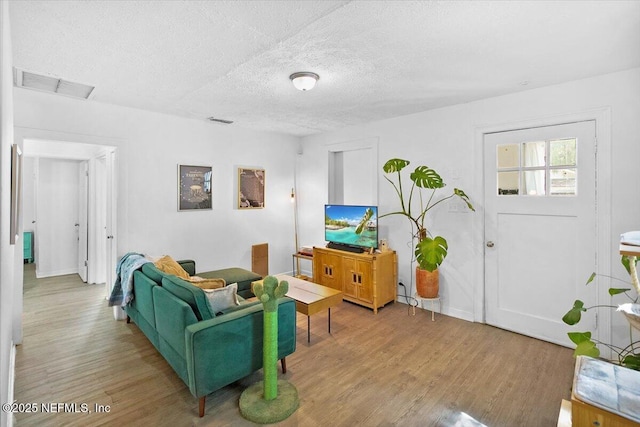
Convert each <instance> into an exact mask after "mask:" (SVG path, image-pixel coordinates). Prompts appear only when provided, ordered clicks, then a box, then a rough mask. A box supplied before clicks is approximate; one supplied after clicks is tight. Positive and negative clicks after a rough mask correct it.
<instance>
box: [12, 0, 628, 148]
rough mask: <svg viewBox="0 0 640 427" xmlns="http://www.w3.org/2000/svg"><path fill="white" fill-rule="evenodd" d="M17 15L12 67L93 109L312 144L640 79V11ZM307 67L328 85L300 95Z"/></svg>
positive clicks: (17, 11) (152, 10)
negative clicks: (639, 70)
mask: <svg viewBox="0 0 640 427" xmlns="http://www.w3.org/2000/svg"><path fill="white" fill-rule="evenodd" d="M9 8H10V19H11V32H12V43H13V56H14V66H15V67H17V68H21V69H25V70H27V71H33V72H38V73H42V74H46V75H52V76H55V77H60V78H64V79H66V80H70V81H75V82H79V83H87V84H90V85H94V86H96V89H95V91H94V94H93V95H92V97H91V101H85V102H105V103H111V104H117V105H123V106H130V107H135V108H142V109H146V110H152V111H159V112H164V113H169V114H175V115H180V116H186V117H192V118H197V119H202V120H204V119H205V118H207V117H210V116H213V117H216V118H221V119H227V120H233V121H234V122H235V123H234V124H233V125H230V126H241V127H246V128H251V129H257V130H266V131H275V132H283V133H288V134H292V135H300V136H302V135H309V134H313V133H318V132H324V131H330V130H335V129H340V128H342V127H345V126H349V125H355V124H360V123H366V122H370V121H375V120H380V119H385V118H390V117H396V116H401V115H405V114H410V113H416V112H419V111H424V110H428V109H432V108H437V107H442V106H446V105H452V104H458V103H464V102H469V101H473V100H477V99H482V98H487V97H492V96H497V95H502V94H507V93H512V92H517V91H522V90H527V89H530V88H535V87H541V86H547V85H551V84H557V83H562V82H565V81H570V80H576V79H580V78H585V77H590V76H595V75H600V74H605V73H609V72H614V71H620V70H625V69H629V68H634V67H640V1H625V2H618V1H584V2H583V1H511V2H507V1H448V2H435V1H407V2H405V1H353V2H347V1H10V5H9ZM295 71H313V72H315V73H317V74H319V75H320V80H319V82H318V85H317V86H316V88H315V89H314V90H312V91H308V92H300V91H297V90H295V89H294V88H293V86H292V85H291V83H290V81H289V75H290V74H291V73H293V72H295ZM51 96H54V95H51ZM211 126H221V125H216V124H211Z"/></svg>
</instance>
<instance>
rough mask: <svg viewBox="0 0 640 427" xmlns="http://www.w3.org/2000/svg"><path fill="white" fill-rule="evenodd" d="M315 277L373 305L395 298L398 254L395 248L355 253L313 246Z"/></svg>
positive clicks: (375, 308)
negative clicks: (393, 249) (370, 252)
mask: <svg viewBox="0 0 640 427" xmlns="http://www.w3.org/2000/svg"><path fill="white" fill-rule="evenodd" d="M313 281H314V282H315V283H318V284H320V285H324V286H328V287H330V288H334V289H337V290H339V291H342V292H343V299H344V300H346V301H350V302H353V303H356V304H360V305H363V306H365V307H369V308H371V309H373V312H374V313H375V314H377V313H378V308H380V307H383V306H384V305H385V304H387V303H389V302H395V300H396V290H397V283H398V257H397V255H396V252H395V251H386V252H375V253H373V254H369V253H352V252H346V251H341V250H337V249H329V248H319V247H314V248H313Z"/></svg>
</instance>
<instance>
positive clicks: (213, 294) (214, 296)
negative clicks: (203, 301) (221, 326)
mask: <svg viewBox="0 0 640 427" xmlns="http://www.w3.org/2000/svg"><path fill="white" fill-rule="evenodd" d="M203 291H204V294H205V295H206V296H207V301H208V302H209V308H211V312H212V313H214V314H217V313H220V312H221V311H224V310H226V309H228V308H231V307H233V306H236V305H240V302H239V301H238V284H237V283H232V284H230V285H227V286H225V287H223V288H218V289H203Z"/></svg>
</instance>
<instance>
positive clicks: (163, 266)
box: [153, 255, 189, 279]
mask: <svg viewBox="0 0 640 427" xmlns="http://www.w3.org/2000/svg"><path fill="white" fill-rule="evenodd" d="M153 264H154V265H155V266H156V267H157V268H158V270H160V271H163V272H165V273H167V274H173V275H175V276H178V277H180V278H181V279H188V278H189V273H187V272H186V271H184V268H182V266H181V265H180V264H178V263H177V262H176V261H175V260H174V259H173V258H171V257H170V256H169V255H165V256H163V257H162V258H160V259H159V260H157V261H156V262H154V263H153Z"/></svg>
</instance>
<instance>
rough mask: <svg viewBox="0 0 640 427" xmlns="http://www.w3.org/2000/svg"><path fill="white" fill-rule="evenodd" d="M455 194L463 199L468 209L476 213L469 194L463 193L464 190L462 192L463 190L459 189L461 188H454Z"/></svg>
mask: <svg viewBox="0 0 640 427" xmlns="http://www.w3.org/2000/svg"><path fill="white" fill-rule="evenodd" d="M453 194H455V195H456V196H458V197H460V198H461V199H462V200H463V201H464V202H465V203H466V204H467V207H468V208H469V209H471V210H472V211H474V212H475V211H476V210H475V209H474V208H473V205H472V204H471V202H470V201H469V196H467V194H466V193H465V192H464V191H462V190H461V189H459V188H454V189H453Z"/></svg>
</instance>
